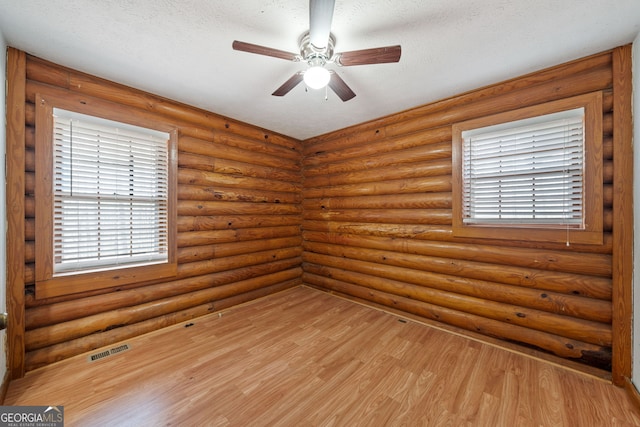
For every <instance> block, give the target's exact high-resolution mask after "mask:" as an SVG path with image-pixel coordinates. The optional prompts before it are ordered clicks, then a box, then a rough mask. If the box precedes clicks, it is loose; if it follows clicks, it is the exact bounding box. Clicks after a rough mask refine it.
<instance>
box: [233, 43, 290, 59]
mask: <svg viewBox="0 0 640 427" xmlns="http://www.w3.org/2000/svg"><path fill="white" fill-rule="evenodd" d="M231 46H232V47H233V49H234V50H240V51H242V52H249V53H256V54H258V55H265V56H273V57H274V58H280V59H288V60H289V61H297V60H299V59H300V58H299V56H298V55H296V54H295V53H291V52H286V51H284V50H279V49H273V48H270V47H265V46H260V45H257V44H251V43H245V42H240V41H238V40H234V41H233V44H232V45H231Z"/></svg>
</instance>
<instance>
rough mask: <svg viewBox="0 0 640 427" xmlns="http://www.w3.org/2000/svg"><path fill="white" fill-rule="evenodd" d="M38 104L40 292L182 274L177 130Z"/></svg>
mask: <svg viewBox="0 0 640 427" xmlns="http://www.w3.org/2000/svg"><path fill="white" fill-rule="evenodd" d="M40 99H41V103H40V105H39V106H38V113H37V119H36V120H37V123H36V138H38V144H37V147H38V148H37V151H36V158H37V160H36V161H37V169H36V173H37V174H38V177H39V178H38V179H37V184H36V200H37V203H38V204H40V203H42V208H41V209H39V210H38V209H37V210H36V227H37V230H38V234H37V237H36V239H37V240H36V245H37V249H36V251H37V262H36V296H37V297H43V296H54V295H60V294H66V293H74V292H81V291H84V290H90V289H98V288H104V287H112V286H118V285H122V284H129V283H134V282H145V281H149V280H154V279H158V278H163V277H170V276H173V275H175V271H176V262H175V250H174V246H175V237H174V234H175V231H174V227H175V226H174V225H173V224H175V203H174V202H173V199H175V184H173V182H174V180H175V166H174V163H175V162H174V161H173V157H174V154H173V150H174V148H173V146H174V145H175V144H174V143H173V141H174V139H175V138H174V136H173V134H172V133H171V130H170V129H167V126H166V125H163V124H158V123H153V122H152V121H150V120H148V119H138V120H132V117H129V118H128V119H127V122H123V121H120V120H122V117H118V116H120V114H119V113H112V114H110V113H109V112H108V111H107V112H105V111H99V110H98V109H97V108H92V106H91V105H89V104H87V103H86V102H85V103H84V104H82V108H69V105H62V106H61V105H60V104H66V103H65V102H64V101H61V100H49V99H46V98H43V97H40ZM96 102H99V101H96ZM76 107H77V106H76ZM80 109H82V113H80V112H78V111H74V110H80ZM98 114H99V115H100V116H98ZM110 115H113V116H114V117H109V116H110ZM114 118H116V119H117V120H114ZM132 122H135V123H132ZM40 232H41V233H40ZM38 255H40V256H38Z"/></svg>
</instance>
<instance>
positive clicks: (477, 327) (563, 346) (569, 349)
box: [302, 272, 611, 361]
mask: <svg viewBox="0 0 640 427" xmlns="http://www.w3.org/2000/svg"><path fill="white" fill-rule="evenodd" d="M302 277H303V280H304V281H305V283H309V284H311V285H314V286H317V287H319V288H322V289H328V290H331V291H336V292H339V293H343V294H346V295H350V296H354V297H357V298H360V299H362V300H364V301H372V302H375V303H378V304H382V305H383V306H389V307H394V308H397V309H400V310H403V311H406V312H408V313H412V314H417V315H419V316H422V317H425V318H427V319H431V320H436V321H439V322H444V323H447V324H449V325H453V326H457V327H459V328H462V329H468V330H471V331H474V332H479V333H481V334H485V335H488V336H491V337H495V338H500V339H506V340H509V341H514V342H521V343H527V344H530V345H533V346H536V347H538V348H544V349H548V350H550V351H552V352H553V353H555V354H557V355H559V356H561V357H568V358H575V359H578V358H580V357H582V356H584V355H585V354H589V355H592V356H599V357H600V358H602V359H604V360H605V361H606V358H607V357H610V356H611V355H610V354H608V349H607V348H605V347H601V346H597V345H594V344H588V343H584V342H582V341H579V340H572V339H569V338H565V337H562V336H558V335H553V334H550V333H546V332H542V331H536V330H533V329H529V328H525V327H522V326H518V325H512V324H509V323H505V322H500V321H497V320H493V319H487V318H485V317H482V316H476V315H473V314H470V313H465V312H462V311H457V310H452V309H449V308H446V307H441V306H438V305H436V304H429V303H425V302H423V301H417V300H414V299H411V298H405V297H402V296H398V295H393V294H389V293H386V292H382V291H378V290H376V289H372V288H369V287H367V286H363V285H354V284H349V283H346V282H342V281H339V280H335V279H331V278H328V277H326V276H319V275H315V274H312V273H309V272H305V273H304V274H303V276H302Z"/></svg>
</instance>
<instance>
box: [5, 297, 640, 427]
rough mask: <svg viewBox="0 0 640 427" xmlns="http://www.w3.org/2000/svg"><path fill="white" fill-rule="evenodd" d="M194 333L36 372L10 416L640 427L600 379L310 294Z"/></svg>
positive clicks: (12, 398) (16, 385) (232, 313)
mask: <svg viewBox="0 0 640 427" xmlns="http://www.w3.org/2000/svg"><path fill="white" fill-rule="evenodd" d="M192 323H193V326H190V327H185V326H184V325H177V326H174V327H170V328H166V329H164V330H162V331H157V332H154V333H152V334H148V335H145V336H142V337H139V338H135V339H132V340H129V341H127V343H128V344H129V345H130V346H131V349H130V350H128V351H125V352H122V353H118V354H115V355H113V356H110V357H106V358H104V359H101V360H98V361H94V362H89V361H88V360H87V356H86V355H84V356H78V357H75V358H72V359H69V360H66V361H63V362H59V363H57V364H55V365H52V366H49V367H46V368H42V369H39V370H36V371H32V372H29V373H28V374H27V375H26V377H25V378H23V379H21V380H17V381H14V382H12V383H11V384H10V386H9V391H8V394H7V398H6V399H5V402H4V404H5V405H64V407H65V408H64V410H65V421H66V425H67V426H119V425H131V426H156V425H157V426H160V425H164V426H169V425H172V426H176V425H180V426H204V425H207V426H208V425H212V426H215V425H220V426H226V425H232V426H307V425H309V426H315V425H322V426H356V425H364V426H387V425H388V426H420V425H424V426H509V427H511V426H589V427H591V426H614V425H615V426H624V425H640V411H639V410H638V409H637V408H636V407H634V405H633V404H632V402H631V401H630V400H629V399H628V397H627V395H626V393H625V392H624V391H623V390H622V389H619V388H616V387H615V386H613V385H611V384H609V383H607V382H605V381H603V380H600V379H596V378H593V377H590V376H587V375H584V374H580V373H576V372H573V371H569V370H566V369H563V368H560V367H557V366H554V365H552V364H549V363H546V362H541V361H539V360H535V359H533V358H530V357H527V356H523V355H519V354H515V353H513V352H509V351H505V350H503V349H500V348H496V347H494V346H490V345H486V344H481V343H479V342H477V341H474V340H471V339H468V338H465V337H461V336H458V335H454V334H450V333H447V332H444V331H441V330H438V329H435V328H431V327H429V326H425V325H422V324H419V323H416V322H413V321H411V320H405V319H400V318H399V317H397V316H394V315H392V314H389V313H384V312H381V311H378V310H375V309H372V308H369V307H365V306H362V305H359V304H356V303H354V302H351V301H347V300H344V299H342V298H339V297H336V296H332V295H328V294H325V293H323V292H320V291H317V290H314V289H310V288H307V287H298V288H295V289H290V290H288V291H285V292H281V293H279V294H276V295H273V296H270V297H267V298H264V299H261V300H258V301H254V302H252V303H248V304H245V305H243V306H240V307H236V308H233V309H231V310H228V311H225V312H224V313H222V316H221V317H220V316H218V315H217V314H213V315H210V316H207V317H204V318H200V319H196V320H195V321H193V322H192ZM113 347H115V346H110V347H108V348H113ZM96 352H97V351H96ZM96 352H93V353H96Z"/></svg>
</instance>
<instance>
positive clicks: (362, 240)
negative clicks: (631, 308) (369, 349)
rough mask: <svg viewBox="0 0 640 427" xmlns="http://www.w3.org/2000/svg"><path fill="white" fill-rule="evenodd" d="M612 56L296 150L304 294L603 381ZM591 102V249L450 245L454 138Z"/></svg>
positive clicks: (610, 231)
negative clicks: (598, 175) (599, 234)
mask: <svg viewBox="0 0 640 427" xmlns="http://www.w3.org/2000/svg"><path fill="white" fill-rule="evenodd" d="M613 53H614V52H605V53H602V54H598V55H595V56H592V57H588V58H585V59H582V60H578V61H574V62H571V63H568V64H563V65H561V66H557V67H554V68H551V69H547V70H544V71H540V72H537V73H533V74H531V75H527V76H524V77H522V78H518V79H514V80H511V81H508V82H505V83H502V84H498V85H494V86H490V87H487V88H483V89H480V90H477V91H473V92H469V93H466V94H463V95H460V96H457V97H453V98H450V99H446V100H443V101H440V102H436V103H433V104H429V105H425V106H422V107H419V108H416V109H413V110H409V111H405V112H401V113H398V114H395V115H392V116H389V117H385V118H382V119H379V120H375V121H372V122H368V123H363V124H361V125H357V126H354V127H351V128H347V129H343V130H339V131H336V132H333V133H329V134H326V135H322V136H319V137H315V138H311V139H309V140H307V141H305V142H304V160H303V167H304V170H303V172H304V185H305V188H304V201H303V207H304V222H303V237H304V242H303V245H304V253H303V259H304V264H303V269H304V275H303V278H304V281H305V283H307V284H310V285H313V286H316V287H318V288H321V289H325V290H329V291H332V292H336V293H339V294H343V295H348V296H350V297H354V298H357V299H361V300H364V301H367V302H369V303H376V304H379V305H382V306H386V307H390V308H393V309H399V310H402V311H405V312H407V313H411V314H412V315H418V316H421V317H423V318H427V319H431V320H435V321H438V322H442V323H445V324H448V325H451V326H453V327H457V328H462V329H465V330H469V331H473V332H474V333H479V334H482V335H485V336H489V337H492V338H498V339H501V340H506V341H509V342H512V343H517V344H520V345H524V346H527V347H533V348H535V349H538V350H542V351H543V352H548V353H552V354H553V355H556V356H560V357H561V358H565V359H568V360H572V361H578V362H580V363H583V364H586V365H589V366H591V367H596V368H602V369H605V370H611V362H612V347H613V331H612V329H613V323H612V318H613V314H612V298H613V294H614V286H617V284H615V283H614V282H613V278H614V276H615V275H614V272H613V270H614V266H613V258H612V254H613V253H614V249H613V248H614V245H615V242H616V235H615V233H614V229H616V227H617V225H616V222H615V221H614V218H616V209H621V206H615V207H614V203H613V202H614V199H615V196H614V191H615V190H614V189H615V186H616V185H621V187H624V186H628V183H621V182H614V177H616V176H618V177H620V176H621V175H620V174H616V173H615V172H616V171H614V158H613V157H614V152H620V153H623V152H624V151H625V150H628V148H623V149H622V150H620V148H619V147H618V148H617V149H618V150H619V151H616V150H614V135H615V134H616V132H619V133H620V132H621V131H620V130H619V129H614V116H615V113H616V111H614V105H616V103H615V102H614V100H615V99H616V96H619V95H620V94H618V93H614V87H615V85H614V74H613V69H614V67H613V58H614V57H615V55H614V54H613ZM591 92H601V93H602V95H603V100H604V101H603V106H602V115H603V153H604V154H603V158H602V166H603V171H604V172H603V182H602V186H603V193H604V200H603V205H604V206H603V208H604V209H603V212H604V213H603V215H604V217H603V223H604V232H603V244H601V245H585V244H571V245H570V246H566V245H565V244H557V243H549V244H546V243H540V242H529V241H518V240H486V239H471V238H466V239H465V238H454V237H453V236H452V227H451V224H452V211H451V205H452V200H451V197H452V196H451V191H452V169H451V151H452V130H451V129H452V125H453V124H454V123H456V122H460V121H464V120H468V119H473V118H477V117H482V116H486V115H490V114H494V113H501V112H505V111H510V110H514V109H518V108H522V107H526V106H532V105H536V104H540V103H544V102H548V101H554V100H558V99H562V98H568V97H572V96H575V95H580V94H585V93H591ZM616 141H618V140H616ZM617 143H618V144H619V145H621V146H622V144H628V145H629V146H630V141H628V140H626V139H620V140H619V142H617ZM619 172H621V173H623V174H626V173H627V172H623V171H619ZM618 179H619V180H620V179H624V178H618ZM623 203H624V202H623ZM616 230H617V229H616ZM617 231H618V230H617ZM624 286H626V285H624Z"/></svg>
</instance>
